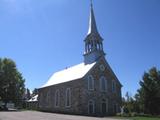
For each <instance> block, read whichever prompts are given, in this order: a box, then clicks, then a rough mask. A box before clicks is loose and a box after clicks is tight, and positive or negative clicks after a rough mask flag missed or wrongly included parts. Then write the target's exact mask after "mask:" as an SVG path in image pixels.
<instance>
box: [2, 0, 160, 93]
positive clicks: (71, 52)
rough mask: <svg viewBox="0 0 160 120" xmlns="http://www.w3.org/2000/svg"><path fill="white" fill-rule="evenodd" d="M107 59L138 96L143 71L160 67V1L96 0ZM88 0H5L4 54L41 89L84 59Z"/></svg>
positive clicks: (125, 88)
mask: <svg viewBox="0 0 160 120" xmlns="http://www.w3.org/2000/svg"><path fill="white" fill-rule="evenodd" d="M93 2H94V12H95V16H96V21H97V26H98V30H99V32H100V34H101V36H102V37H103V38H104V51H105V52H106V54H107V55H106V59H107V61H108V62H109V64H110V66H111V67H112V69H113V71H114V72H115V74H116V75H117V77H118V78H119V80H120V81H121V83H122V84H123V89H122V92H123V95H124V94H125V92H126V91H129V92H130V93H131V95H134V93H135V92H136V90H137V89H138V88H139V80H141V78H142V75H143V73H144V71H147V70H148V69H149V68H151V67H152V66H156V67H157V68H159V69H160V0H94V1H93ZM89 5H90V4H89V0H0V57H2V58H3V57H8V58H11V59H13V60H14V61H15V62H16V64H17V67H18V69H19V71H21V72H22V74H23V76H24V78H25V79H26V87H28V88H30V89H34V88H38V87H40V86H42V85H43V84H44V83H46V82H47V80H48V79H49V77H50V76H51V75H52V74H53V73H54V72H56V71H59V70H61V69H64V68H66V67H70V66H72V65H75V64H78V63H80V62H82V61H83V56H82V54H83V51H84V43H83V40H84V38H85V36H86V34H87V30H88V19H89Z"/></svg>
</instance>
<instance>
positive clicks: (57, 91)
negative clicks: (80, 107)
mask: <svg viewBox="0 0 160 120" xmlns="http://www.w3.org/2000/svg"><path fill="white" fill-rule="evenodd" d="M57 93H58V105H56V102H57V101H56V100H57ZM59 104H60V91H59V90H56V92H55V104H54V106H55V107H59Z"/></svg>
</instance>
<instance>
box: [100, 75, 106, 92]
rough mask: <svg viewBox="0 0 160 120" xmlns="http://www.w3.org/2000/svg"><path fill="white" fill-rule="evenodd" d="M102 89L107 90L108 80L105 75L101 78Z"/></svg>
mask: <svg viewBox="0 0 160 120" xmlns="http://www.w3.org/2000/svg"><path fill="white" fill-rule="evenodd" d="M100 89H101V91H102V92H106V90H107V80H106V78H105V77H104V76H102V77H101V78H100Z"/></svg>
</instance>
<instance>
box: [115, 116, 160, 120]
mask: <svg viewBox="0 0 160 120" xmlns="http://www.w3.org/2000/svg"><path fill="white" fill-rule="evenodd" d="M115 118H118V119H121V120H123V119H124V120H125V119H127V120H160V118H156V117H115Z"/></svg>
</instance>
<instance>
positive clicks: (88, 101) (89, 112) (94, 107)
mask: <svg viewBox="0 0 160 120" xmlns="http://www.w3.org/2000/svg"><path fill="white" fill-rule="evenodd" d="M90 102H92V103H93V114H94V113H95V102H94V100H89V101H88V114H90V112H89V105H90V104H89V103H90Z"/></svg>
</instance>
